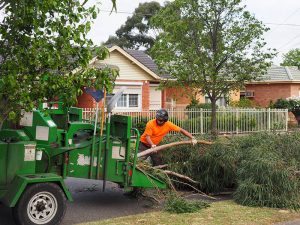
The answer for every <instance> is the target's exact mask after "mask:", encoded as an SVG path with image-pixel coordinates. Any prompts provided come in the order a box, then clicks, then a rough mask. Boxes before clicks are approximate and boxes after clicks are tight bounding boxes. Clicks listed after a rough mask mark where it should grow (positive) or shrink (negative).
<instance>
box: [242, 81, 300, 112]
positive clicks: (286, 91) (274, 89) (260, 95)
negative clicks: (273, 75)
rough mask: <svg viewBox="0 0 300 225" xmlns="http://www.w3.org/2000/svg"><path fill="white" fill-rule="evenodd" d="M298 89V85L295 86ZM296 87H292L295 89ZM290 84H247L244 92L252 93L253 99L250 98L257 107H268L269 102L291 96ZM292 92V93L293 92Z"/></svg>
mask: <svg viewBox="0 0 300 225" xmlns="http://www.w3.org/2000/svg"><path fill="white" fill-rule="evenodd" d="M296 86H297V87H300V85H299V84H297V85H296ZM295 88H296V87H294V89H295ZM291 90H292V84H247V85H246V91H254V97H253V98H250V99H251V100H253V101H254V102H255V103H256V104H257V105H258V106H262V107H268V106H269V104H270V101H272V102H275V101H276V100H277V99H280V98H288V97H291V96H292V93H291V92H292V91H291ZM293 92H294V91H293Z"/></svg>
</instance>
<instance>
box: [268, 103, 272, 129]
mask: <svg viewBox="0 0 300 225" xmlns="http://www.w3.org/2000/svg"><path fill="white" fill-rule="evenodd" d="M270 130H271V109H270V108H268V131H270Z"/></svg>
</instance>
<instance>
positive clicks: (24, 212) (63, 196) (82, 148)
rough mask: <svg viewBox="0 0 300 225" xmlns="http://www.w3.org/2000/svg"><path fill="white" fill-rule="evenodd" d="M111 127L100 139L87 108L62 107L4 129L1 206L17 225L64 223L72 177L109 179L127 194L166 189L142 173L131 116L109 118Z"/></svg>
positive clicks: (34, 114)
mask: <svg viewBox="0 0 300 225" xmlns="http://www.w3.org/2000/svg"><path fill="white" fill-rule="evenodd" d="M105 124H106V125H105V127H104V131H103V134H102V135H100V133H102V132H100V128H99V127H95V124H91V123H87V122H85V121H83V120H82V109H79V108H75V107H71V108H68V109H64V108H63V107H62V104H61V103H57V105H56V107H55V109H53V108H48V109H43V110H34V111H32V112H27V113H25V114H24V116H23V117H22V119H21V121H20V128H19V129H10V128H8V127H9V126H5V125H4V126H3V128H2V130H1V131H0V171H1V173H0V201H1V202H2V203H4V204H5V205H7V206H8V207H11V208H12V211H13V217H14V220H15V221H16V223H17V224H23V225H29V224H30V225H32V224H34V225H35V224H44V225H45V224H47V225H50V224H59V223H60V222H61V221H62V219H63V216H64V214H65V211H66V201H67V200H69V201H72V196H71V194H70V192H69V190H68V188H67V187H66V185H65V183H64V178H66V177H76V178H86V179H97V180H98V179H100V180H104V182H103V183H104V184H105V181H106V180H107V181H112V182H115V183H117V184H119V185H120V186H121V187H124V188H126V189H130V188H132V187H143V188H153V187H155V188H160V189H163V188H166V184H165V183H164V182H163V181H161V180H160V179H159V178H157V177H154V176H152V175H151V174H146V173H145V172H144V171H140V170H139V169H138V168H136V163H137V149H138V145H139V132H138V130H136V129H134V128H132V122H131V117H128V116H120V115H112V116H108V118H106V123H105ZM132 133H135V135H133V136H131V134H132ZM133 137H134V138H135V147H133V148H132V149H131V146H132V145H133ZM100 201H101V199H100Z"/></svg>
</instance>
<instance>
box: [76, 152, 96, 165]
mask: <svg viewBox="0 0 300 225" xmlns="http://www.w3.org/2000/svg"><path fill="white" fill-rule="evenodd" d="M77 165H78V166H89V165H91V158H90V156H86V155H84V154H78V159H77ZM93 166H97V157H96V156H95V157H94V163H93Z"/></svg>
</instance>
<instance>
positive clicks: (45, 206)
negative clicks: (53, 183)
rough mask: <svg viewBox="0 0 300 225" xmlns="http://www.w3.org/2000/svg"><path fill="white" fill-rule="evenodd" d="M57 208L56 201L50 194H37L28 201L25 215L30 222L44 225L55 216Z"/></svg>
mask: <svg viewBox="0 0 300 225" xmlns="http://www.w3.org/2000/svg"><path fill="white" fill-rule="evenodd" d="M57 207H58V205H57V200H56V198H55V197H54V196H53V195H52V194H51V193H50V192H39V193H37V194H36V195H34V196H33V197H32V198H31V199H30V201H29V204H28V207H27V214H28V217H29V219H30V220H31V221H32V222H34V223H36V224H46V223H48V222H49V221H51V220H52V219H53V217H54V216H55V215H56V213H57Z"/></svg>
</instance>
